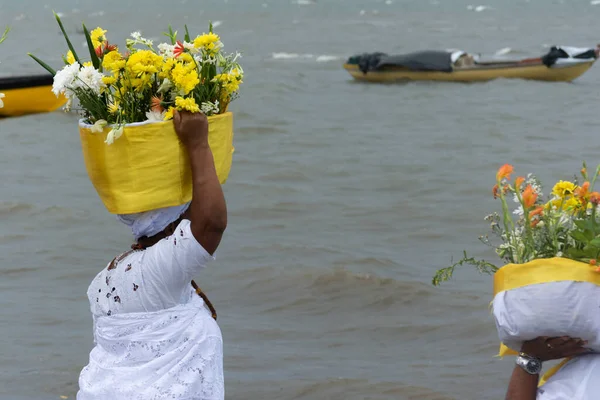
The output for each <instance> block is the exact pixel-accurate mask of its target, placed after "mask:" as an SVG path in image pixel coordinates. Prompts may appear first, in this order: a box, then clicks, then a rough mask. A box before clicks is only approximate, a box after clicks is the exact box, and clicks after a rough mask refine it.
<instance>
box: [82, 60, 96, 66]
mask: <svg viewBox="0 0 600 400" xmlns="http://www.w3.org/2000/svg"><path fill="white" fill-rule="evenodd" d="M93 65H94V64H92V62H91V61H86V62H84V63H83V66H84V67H91V66H93Z"/></svg>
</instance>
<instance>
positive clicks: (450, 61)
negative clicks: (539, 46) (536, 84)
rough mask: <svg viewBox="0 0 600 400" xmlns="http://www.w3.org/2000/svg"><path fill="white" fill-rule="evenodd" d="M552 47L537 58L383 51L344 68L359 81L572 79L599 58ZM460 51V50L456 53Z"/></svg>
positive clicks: (591, 52) (356, 58)
mask: <svg viewBox="0 0 600 400" xmlns="http://www.w3.org/2000/svg"><path fill="white" fill-rule="evenodd" d="M564 49H567V50H572V48H559V47H553V48H552V49H551V50H550V52H549V53H547V54H546V55H544V56H542V57H538V58H528V59H522V60H489V61H483V60H480V59H478V57H474V56H471V55H469V54H466V53H463V52H440V51H425V52H417V53H411V54H406V55H400V56H388V55H387V54H384V53H371V54H363V55H360V56H354V57H350V59H349V60H348V62H346V64H344V68H345V69H346V70H347V71H348V72H349V73H350V75H352V77H354V78H355V79H357V80H359V81H367V82H395V81H410V80H415V81H449V82H484V81H490V80H493V79H497V78H507V79H529V80H538V81H552V82H570V81H573V80H574V79H577V78H578V77H580V76H581V75H583V74H584V73H585V72H586V71H587V70H588V69H590V68H591V67H592V65H593V64H594V63H595V62H596V60H597V58H598V53H599V52H600V46H599V47H597V48H596V49H575V50H577V51H576V52H575V54H573V51H565V50H564ZM457 53H458V54H457Z"/></svg>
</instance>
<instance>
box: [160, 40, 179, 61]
mask: <svg viewBox="0 0 600 400" xmlns="http://www.w3.org/2000/svg"><path fill="white" fill-rule="evenodd" d="M158 51H159V52H160V54H161V55H163V56H165V57H167V58H173V57H174V54H173V52H174V51H175V46H173V45H170V44H167V43H161V44H159V45H158Z"/></svg>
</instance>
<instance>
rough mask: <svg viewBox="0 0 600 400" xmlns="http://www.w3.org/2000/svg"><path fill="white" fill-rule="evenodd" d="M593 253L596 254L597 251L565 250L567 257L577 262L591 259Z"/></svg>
mask: <svg viewBox="0 0 600 400" xmlns="http://www.w3.org/2000/svg"><path fill="white" fill-rule="evenodd" d="M592 253H595V250H593V251H585V250H581V249H576V248H573V247H572V248H569V249H567V250H565V254H566V255H567V257H568V258H572V259H574V260H577V259H580V258H591V257H590V256H593V254H592Z"/></svg>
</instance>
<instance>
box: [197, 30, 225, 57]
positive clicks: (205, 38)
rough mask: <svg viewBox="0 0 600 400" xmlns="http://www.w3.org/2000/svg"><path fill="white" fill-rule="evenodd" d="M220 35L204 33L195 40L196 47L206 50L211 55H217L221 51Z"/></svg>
mask: <svg viewBox="0 0 600 400" xmlns="http://www.w3.org/2000/svg"><path fill="white" fill-rule="evenodd" d="M220 40H221V38H219V35H217V34H216V33H203V34H202V35H200V36H197V37H196V39H194V47H195V48H197V49H200V48H202V49H204V50H206V51H207V52H209V53H216V52H217V51H219V47H220V43H219V41H220Z"/></svg>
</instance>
